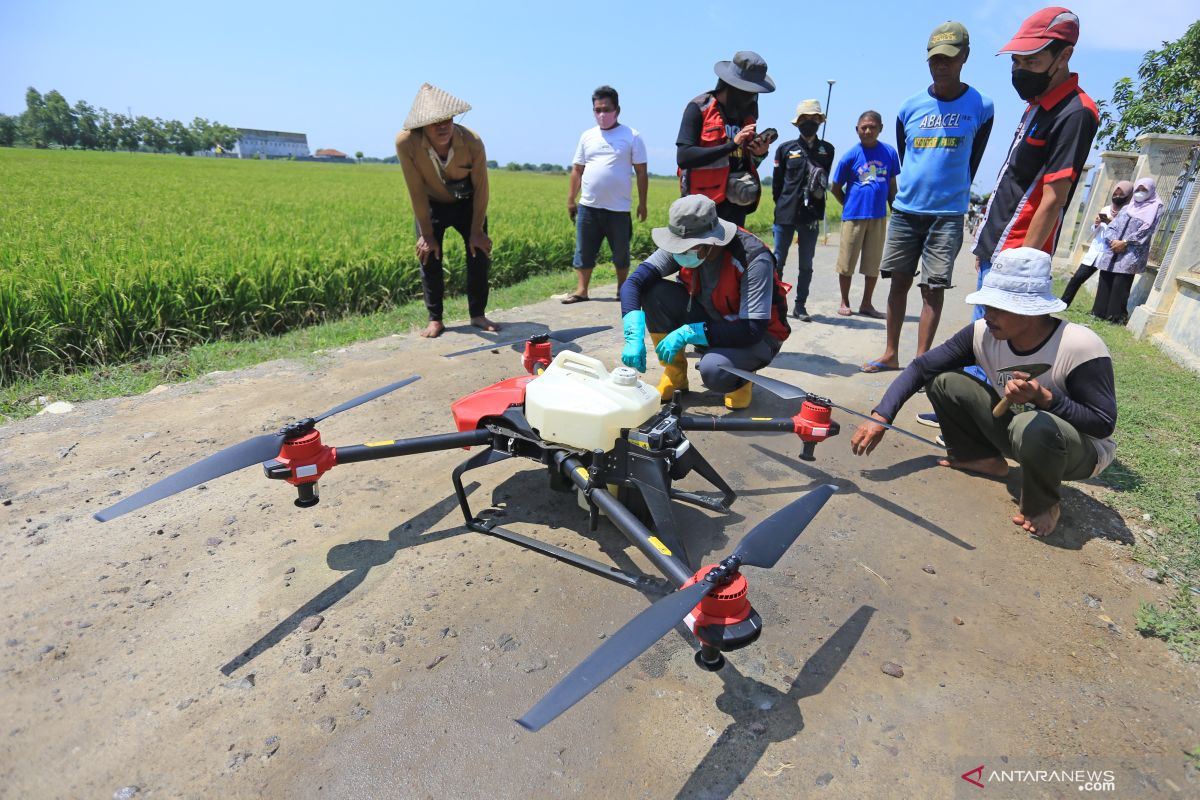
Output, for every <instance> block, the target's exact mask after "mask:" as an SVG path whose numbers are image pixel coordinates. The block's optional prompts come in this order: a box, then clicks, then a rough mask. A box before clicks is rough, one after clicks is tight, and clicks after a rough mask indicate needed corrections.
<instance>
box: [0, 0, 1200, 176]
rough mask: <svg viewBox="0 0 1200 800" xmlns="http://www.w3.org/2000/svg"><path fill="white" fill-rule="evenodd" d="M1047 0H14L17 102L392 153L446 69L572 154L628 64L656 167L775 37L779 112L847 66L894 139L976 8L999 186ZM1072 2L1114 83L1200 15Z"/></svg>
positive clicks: (493, 107)
mask: <svg viewBox="0 0 1200 800" xmlns="http://www.w3.org/2000/svg"><path fill="white" fill-rule="evenodd" d="M1041 6H1042V3H1038V2H1028V0H1008V1H1006V0H979V2H975V3H971V4H968V3H963V2H943V1H938V2H921V1H920V0H915V1H913V0H908V1H903V0H902V1H901V2H896V0H890V1H889V2H857V3H844V2H837V1H836V0H835V1H834V2H816V3H753V2H739V3H722V4H718V3H713V2H708V3H705V2H692V3H666V2H659V3H655V2H645V1H644V0H643V2H625V0H613V1H612V2H607V3H598V4H595V3H593V4H586V5H584V4H580V5H578V6H577V7H575V6H572V4H567V3H547V2H540V0H534V1H533V2H524V3H498V2H494V0H493V1H492V2H480V3H476V2H473V1H472V0H457V2H442V3H424V4H414V3H397V2H361V3H353V2H351V3H329V2H322V3H309V2H294V1H287V2H284V1H281V2H274V3H271V2H268V3H244V4H240V3H231V4H219V3H218V4H211V3H210V4H197V3H187V4H177V3H164V2H161V0H159V1H158V2H132V1H124V2H123V1H122V0H113V2H105V3H98V2H87V1H84V0H63V1H61V2H54V1H53V0H0V112H5V113H10V114H12V113H19V112H20V111H21V110H22V109H23V108H24V94H25V88H26V87H27V86H35V87H37V88H38V89H39V90H40V91H42V92H43V93H44V92H46V91H48V90H50V89H58V90H59V91H60V92H62V93H63V94H64V95H65V96H66V98H67V100H68V101H69V102H71V103H72V104H73V103H74V102H75V101H76V100H79V99H81V98H82V99H85V100H87V101H89V102H91V103H92V104H93V105H96V106H104V107H107V108H108V109H109V110H111V111H124V110H126V109H127V108H132V110H133V112H134V113H135V114H145V115H147V116H151V117H155V116H157V117H162V118H164V119H170V118H177V119H180V120H183V121H184V122H188V121H190V120H191V119H192V117H194V116H203V117H207V118H209V119H214V120H219V121H221V122H224V123H226V124H229V125H233V126H236V127H247V128H268V129H274V130H283V131H297V132H303V133H306V134H308V142H309V146H310V147H311V148H312V149H314V150H315V149H317V148H319V147H335V148H337V149H339V150H342V151H344V152H348V153H351V154H353V153H354V152H355V151H356V150H362V151H363V152H364V153H366V154H367V155H373V156H380V157H382V156H387V155H390V154H391V153H392V140H393V138H394V137H395V134H396V131H397V130H398V129H399V127H400V124H401V122H402V121H403V120H404V117H405V114H406V113H407V111H408V107H409V105H410V104H411V103H412V99H413V96H414V95H415V94H416V91H417V88H418V87H419V86H420V85H421V83H422V82H423V81H429V82H431V83H433V84H435V85H438V86H440V87H442V88H444V89H446V90H447V91H449V92H452V93H453V94H456V95H458V96H459V97H462V98H463V99H465V100H467V101H468V102H470V103H471V104H472V105H473V106H474V109H473V110H472V111H471V112H469V113H468V114H467V115H466V117H465V118H464V119H463V122H464V124H466V125H467V126H468V127H471V128H473V129H474V130H476V131H478V132H479V133H480V134H481V135H482V136H483V138H484V141H485V143H486V145H487V148H488V154H489V157H490V158H494V159H496V160H498V161H499V162H501V163H502V164H503V163H505V162H508V161H518V162H526V161H528V162H534V163H541V162H552V163H558V164H565V163H567V162H568V161H569V160H570V158H571V155H572V153H573V152H574V147H575V143H576V140H577V139H578V136H579V133H580V131H582V130H583V129H584V128H586V127H588V126H590V125H592V124H593V120H592V117H591V113H590V109H591V105H590V96H591V91H592V89H593V88H595V87H596V86H597V85H599V84H602V83H609V84H612V85H613V86H615V87H616V88H617V89H618V91H620V93H621V106H622V117H621V119H622V121H623V122H625V123H627V124H629V125H632V126H633V127H635V128H638V129H639V130H640V131H641V133H642V135H643V136H644V137H645V139H646V142H647V145H648V148H649V153H650V168H651V170H652V171H653V172H658V173H667V172H673V171H674V141H675V133H676V131H677V130H678V126H679V117H680V113H681V111H682V109H683V106H684V104H685V103H686V101H687V100H688V99H690V98H691V97H693V96H695V95H696V94H699V93H700V92H702V91H704V90H706V89H709V88H711V87H712V86H713V85H714V82H715V76H714V75H713V71H712V65H713V63H714V62H715V61H718V60H721V59H728V58H730V57H732V55H733V53H734V52H735V51H736V50H741V49H751V50H756V51H758V52H759V53H761V54H762V55H763V57H764V58H765V59H766V60H767V63H768V64H769V66H770V73H771V76H772V77H773V78H774V79H775V82H776V84H777V85H778V89H777V91H776V92H775V93H774V94H770V95H764V96H763V99H762V102H761V104H760V114H761V118H760V123H759V127H760V128H764V127H768V126H771V127H775V128H778V129H779V130H780V132H781V133H782V134H784V135H785V136H789V137H790V136H791V135H792V134H793V133H794V131H795V129H794V128H793V127H791V126H790V125H789V122H788V121H789V120H790V119H791V114H792V111H793V110H794V108H795V105H796V103H797V102H798V101H800V100H802V99H804V98H806V97H817V98H819V99H820V100H821V102H822V104H823V103H824V102H825V94H826V88H827V85H826V80H827V79H830V78H832V79H835V80H836V81H837V84H836V85H835V86H834V90H833V102H832V106H831V112H832V113H831V115H830V120H829V131H828V134H827V136H826V138H828V139H829V140H830V141H832V142H833V143H834V145H835V146H836V147H837V148H838V151H839V152H842V151H844V149H845V148H846V147H847V146H848V145H850V144H852V143H853V142H854V141H856V139H855V137H854V131H853V128H854V122H855V120H856V118H857V116H858V114H859V113H860V112H861V111H864V110H866V109H868V108H873V109H875V110H877V111H879V112H881V113H882V114H883V117H884V120H885V123H886V124H885V133H884V141H888V142H892V140H893V138H894V134H893V133H892V127H893V126H892V122H891V121H892V120H894V119H895V114H896V111H897V109H898V108H899V106H900V103H901V102H902V101H903V100H904V98H905V97H907V96H908V95H910V94H912V93H914V92H916V91H919V90H921V89H923V88H924V87H925V86H926V85H927V84H928V83H929V73H928V71H927V69H926V66H925V61H924V57H925V42H926V39H927V37H928V35H929V32H930V31H931V30H932V29H933V27H934V26H936V25H937V24H938V23H940V22H942V21H944V20H946V19H957V20H959V21H961V22H963V23H964V24H965V25H966V26H967V28H968V29H969V31H970V33H971V43H972V54H971V58H970V60H969V61H968V63H967V65H966V67H965V69H964V72H963V75H964V78H965V80H967V82H968V83H971V84H972V85H974V86H976V87H977V88H979V89H980V90H981V91H983V92H984V93H985V94H987V95H990V96H991V97H992V99H993V100H994V101H995V104H996V126H995V130H994V132H993V136H992V143H991V145H990V146H989V148H988V152H987V155H986V156H985V158H984V162H983V165H982V167H981V168H980V172H979V178H978V180H977V184H978V185H980V186H981V188H982V189H983V190H987V189H989V188H991V183H992V181H993V179H994V176H995V173H996V170H997V169H998V168H999V165H1000V163H1001V162H1002V160H1003V157H1004V151H1005V149H1006V148H1007V145H1008V140H1009V138H1010V136H1011V132H1012V130H1013V128H1014V126H1015V125H1016V122H1017V118H1018V115H1019V113H1020V110H1021V108H1022V106H1023V104H1022V103H1021V102H1020V100H1019V99H1018V98H1017V96H1016V93H1015V92H1014V91H1013V89H1012V86H1011V84H1010V83H1009V61H1008V58H1007V57H1001V58H997V57H995V56H994V55H993V54H994V53H995V52H996V50H997V49H998V48H999V47H1000V46H1001V45H1003V44H1004V42H1006V41H1007V40H1008V38H1009V37H1010V36H1011V34H1012V33H1013V32H1014V31H1015V30H1016V28H1017V26H1018V25H1019V23H1020V21H1021V20H1022V19H1023V18H1024V17H1025V16H1026V15H1028V14H1029V13H1031V12H1032V11H1034V10H1036V9H1037V8H1039V7H1041ZM1071 7H1072V9H1073V10H1074V11H1075V12H1076V13H1077V14H1079V16H1080V18H1081V30H1082V34H1081V38H1080V42H1079V46H1078V49H1077V52H1076V54H1075V57H1074V58H1073V59H1072V62H1071V64H1072V68H1073V69H1075V71H1077V72H1079V73H1080V78H1081V83H1082V85H1083V87H1084V89H1085V90H1087V91H1088V92H1089V93H1090V94H1091V95H1092V97H1093V98H1094V99H1096V100H1103V99H1107V98H1108V97H1109V96H1110V93H1111V90H1112V85H1113V82H1114V81H1116V80H1117V79H1118V78H1120V77H1123V76H1126V75H1129V76H1133V75H1135V74H1136V70H1137V65H1138V63H1139V61H1140V59H1141V56H1142V54H1143V53H1144V52H1145V51H1146V50H1148V49H1152V48H1156V47H1158V46H1159V44H1160V43H1161V42H1162V41H1163V40H1164V39H1176V38H1178V37H1179V36H1180V35H1182V34H1183V32H1184V31H1185V30H1186V29H1187V26H1188V25H1189V24H1190V23H1191V22H1192V21H1193V20H1194V19H1196V17H1197V13H1196V5H1195V4H1194V2H1188V1H1186V0H1124V2H1116V1H1115V0H1086V1H1084V2H1076V3H1074V4H1073V5H1072V6H1071ZM684 20H687V21H688V24H686V26H685V25H683V24H682V21H684ZM892 143H893V144H894V142H892ZM564 191H565V190H564Z"/></svg>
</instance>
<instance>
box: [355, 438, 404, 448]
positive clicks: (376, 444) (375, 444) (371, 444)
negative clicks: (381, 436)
mask: <svg viewBox="0 0 1200 800" xmlns="http://www.w3.org/2000/svg"><path fill="white" fill-rule="evenodd" d="M395 443H396V440H395V439H388V440H387V441H384V442H367V443H366V444H364V445H363V446H364V447H386V446H387V445H389V444H395Z"/></svg>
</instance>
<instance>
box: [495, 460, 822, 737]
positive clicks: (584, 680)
mask: <svg viewBox="0 0 1200 800" xmlns="http://www.w3.org/2000/svg"><path fill="white" fill-rule="evenodd" d="M835 491H837V487H836V486H833V485H832V484H826V485H824V486H819V487H817V488H816V489H814V490H813V491H811V492H809V493H808V494H806V495H805V496H804V497H801V498H800V499H799V500H795V501H793V502H791V503H789V504H788V505H786V506H784V507H783V508H781V509H780V510H779V511H776V512H775V513H774V514H772V515H771V516H770V517H768V518H767V519H765V520H763V521H762V522H760V523H759V524H758V525H755V526H754V529H753V530H751V531H750V533H748V534H746V536H745V537H744V538H743V539H742V541H741V542H739V543H738V546H737V548H736V549H735V550H734V551H733V555H732V556H730V557H729V558H728V559H726V560H725V561H724V562H722V565H725V564H729V563H731V565H732V567H733V569H732V571H736V570H737V567H738V566H739V565H741V564H746V565H749V566H756V567H767V568H769V567H773V566H775V564H776V563H778V561H779V559H780V558H781V557H782V556H783V554H784V552H786V551H787V549H788V548H789V547H790V546H791V545H792V543H793V542H795V541H796V538H797V537H798V536H799V535H800V534H801V533H802V532H803V531H804V529H805V527H806V526H807V525H808V524H809V523H810V522H812V520H813V518H814V517H816V515H817V513H818V512H819V511H820V510H821V509H822V508H823V507H824V506H825V503H826V501H828V500H829V497H830V496H831V495H832V494H833V493H834V492H835ZM717 571H719V569H718V570H714V572H717ZM711 576H712V573H710V575H709V576H706V577H705V578H704V579H703V580H701V581H698V582H697V583H694V584H692V585H691V586H689V587H687V588H686V589H680V590H679V591H677V592H673V593H671V594H669V595H667V596H666V597H664V598H662V599H660V600H658V601H657V602H655V603H654V605H652V606H650V607H649V608H647V609H646V610H645V611H643V612H641V613H640V614H638V615H637V616H636V617H634V618H633V619H631V620H630V621H629V622H627V623H625V625H624V627H622V628H621V629H620V630H619V631H617V632H616V633H615V634H613V635H612V636H611V637H609V639H608V640H607V641H606V642H605V643H604V644H602V645H600V647H598V648H597V649H596V651H595V652H593V653H592V654H591V655H590V656H588V657H587V658H585V659H584V660H583V661H582V662H581V663H580V664H579V666H577V667H576V668H575V669H573V670H572V671H571V673H570V674H569V675H567V677H565V678H563V679H562V680H561V681H560V682H559V683H558V685H557V686H555V687H554V688H553V689H551V690H550V691H549V693H547V694H546V696H545V697H543V698H542V699H541V700H539V701H538V702H537V704H536V705H535V706H534V707H533V708H531V709H529V711H528V712H527V713H526V714H525V716H523V717H521V718H520V719H519V720H517V723H518V724H520V725H521V726H522V727H523V728H526V729H527V730H531V731H537V730H540V729H541V728H542V727H543V726H545V725H547V724H548V723H550V722H551V721H553V720H554V719H555V718H556V717H558V716H559V715H560V714H562V713H563V712H564V711H566V710H567V709H569V708H570V707H571V706H573V705H575V704H576V703H578V702H579V701H580V700H582V699H583V698H584V697H586V696H587V695H588V694H589V693H590V692H591V691H592V690H593V689H595V688H596V687H598V686H599V685H600V684H602V683H604V682H605V681H606V680H608V679H609V678H611V677H612V676H613V675H615V674H617V672H619V671H620V670H621V668H622V667H624V666H625V665H627V664H628V663H629V662H631V661H633V660H634V659H635V658H637V657H638V656H639V655H641V654H642V653H644V652H646V650H648V649H650V646H651V645H653V644H654V643H655V642H657V641H658V640H659V639H661V638H662V637H664V636H666V635H667V633H668V632H669V631H670V630H671V628H673V627H675V626H676V625H677V624H679V622H680V621H681V620H683V618H684V617H686V616H687V615H688V612H689V611H691V610H692V609H693V608H695V607H696V604H697V603H699V602H700V600H701V599H702V598H703V597H704V596H705V595H706V594H708V593H709V592H710V591H712V589H713V585H714V584H713V582H712V578H711ZM718 577H719V576H718Z"/></svg>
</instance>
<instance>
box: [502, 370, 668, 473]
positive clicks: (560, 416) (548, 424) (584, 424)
mask: <svg viewBox="0 0 1200 800" xmlns="http://www.w3.org/2000/svg"><path fill="white" fill-rule="evenodd" d="M658 409H659V397H658V391H657V390H655V389H654V388H653V387H651V386H648V385H647V384H645V383H642V382H641V381H640V380H638V374H637V372H636V371H635V370H632V369H630V368H629V367H625V366H621V367H617V368H616V369H614V370H613V371H612V372H609V371H608V370H606V369H605V368H604V363H603V362H601V361H600V360H599V359H595V358H592V357H591V356H585V355H583V354H581V353H573V352H571V351H564V352H562V353H559V354H558V355H557V356H556V357H555V358H554V361H553V362H552V363H551V364H550V366H549V367H547V368H546V371H545V372H543V373H542V374H541V375H539V376H538V377H536V378H534V379H533V380H531V381H530V382H529V383H528V384H527V385H526V387H525V418H526V419H527V420H529V424H530V425H531V426H533V428H535V429H536V430H537V431H538V433H539V434H540V435H541V437H542V439H543V440H544V441H547V442H554V443H556V444H565V445H567V446H568V447H575V448H579V449H581V450H605V451H607V450H611V449H612V448H613V446H614V443H615V442H616V440H617V437H618V436H620V434H621V428H636V427H637V426H639V425H641V424H642V423H643V422H645V421H646V420H648V419H650V417H652V416H654V415H655V414H657V413H658Z"/></svg>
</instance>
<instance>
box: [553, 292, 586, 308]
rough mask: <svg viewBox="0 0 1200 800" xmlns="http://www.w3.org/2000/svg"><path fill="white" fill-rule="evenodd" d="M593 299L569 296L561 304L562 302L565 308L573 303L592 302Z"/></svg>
mask: <svg viewBox="0 0 1200 800" xmlns="http://www.w3.org/2000/svg"><path fill="white" fill-rule="evenodd" d="M591 299H592V298H590V297H580V296H579V295H577V294H569V295H567V296H566V297H564V298H563V299H562V300H561V301H559V302H561V303H562V304H563V305H564V306H569V305H571V304H572V303H586V302H587V301H588V300H591Z"/></svg>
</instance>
